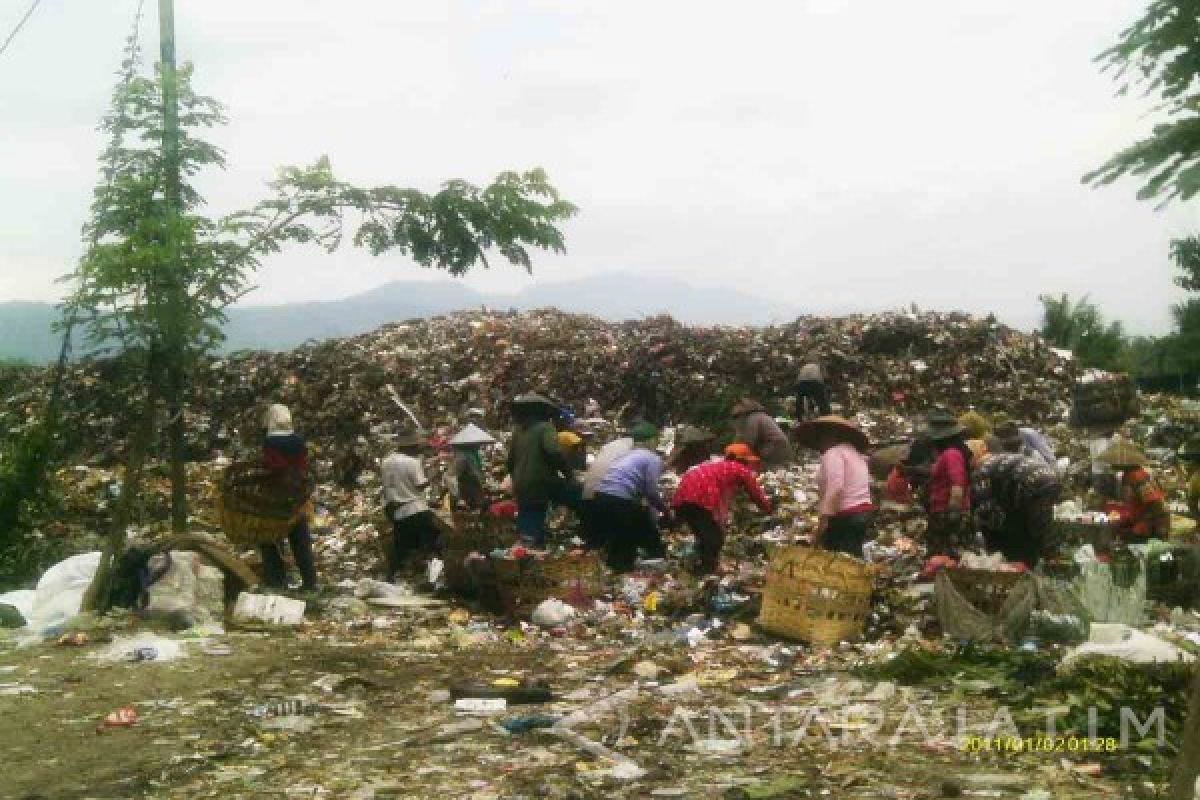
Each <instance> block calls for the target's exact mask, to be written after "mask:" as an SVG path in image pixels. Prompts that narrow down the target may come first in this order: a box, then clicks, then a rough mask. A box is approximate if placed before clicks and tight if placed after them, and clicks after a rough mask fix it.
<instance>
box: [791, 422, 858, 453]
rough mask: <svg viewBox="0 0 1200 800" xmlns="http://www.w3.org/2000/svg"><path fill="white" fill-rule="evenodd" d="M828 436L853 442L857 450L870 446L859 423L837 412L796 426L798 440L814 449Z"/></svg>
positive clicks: (848, 442) (841, 440)
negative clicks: (856, 423) (838, 414)
mask: <svg viewBox="0 0 1200 800" xmlns="http://www.w3.org/2000/svg"><path fill="white" fill-rule="evenodd" d="M826 436H828V437H831V438H833V439H835V440H837V441H839V442H846V443H847V444H852V445H854V448H855V449H856V450H859V451H862V452H864V453H865V452H866V450H867V447H868V446H869V442H868V441H867V435H866V434H865V433H863V432H862V431H861V430H859V428H858V426H857V425H855V424H854V423H853V422H851V421H850V420H848V419H845V418H844V417H839V416H837V415H836V414H830V415H828V416H824V417H817V418H816V419H812V420H809V421H807V422H801V423H800V424H799V425H797V426H796V441H797V442H799V443H800V444H802V445H804V446H805V447H807V448H810V449H812V450H816V449H817V443H818V442H819V441H820V440H821V439H822V438H823V437H826Z"/></svg>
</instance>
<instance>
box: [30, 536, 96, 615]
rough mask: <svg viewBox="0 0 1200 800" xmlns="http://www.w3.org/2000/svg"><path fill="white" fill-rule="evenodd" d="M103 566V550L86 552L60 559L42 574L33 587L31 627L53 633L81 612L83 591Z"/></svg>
mask: <svg viewBox="0 0 1200 800" xmlns="http://www.w3.org/2000/svg"><path fill="white" fill-rule="evenodd" d="M99 567H100V553H98V552H94V553H83V554H81V555H77V556H71V557H70V558H68V559H66V560H64V561H60V562H58V563H57V564H55V565H54V566H53V567H51V568H50V569H48V570H46V571H45V572H44V573H43V574H42V578H41V580H39V581H38V584H37V588H36V589H35V590H34V591H35V594H34V597H33V606H32V608H31V609H30V613H29V616H28V617H27V619H28V620H29V631H30V632H31V633H33V634H36V635H37V636H45V635H47V634H52V633H54V632H55V631H56V630H58V629H59V628H61V627H62V626H63V625H65V624H66V623H67V621H68V620H70V619H71V618H72V617H74V616H75V615H76V614H78V613H79V607H80V606H81V605H82V604H83V594H84V592H86V591H87V588H88V586H90V585H91V583H92V578H94V577H95V576H96V570H97V569H99Z"/></svg>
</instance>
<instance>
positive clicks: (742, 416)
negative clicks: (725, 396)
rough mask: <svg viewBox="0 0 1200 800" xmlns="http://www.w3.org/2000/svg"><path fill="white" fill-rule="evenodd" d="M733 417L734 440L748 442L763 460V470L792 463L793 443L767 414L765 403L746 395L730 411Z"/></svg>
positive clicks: (746, 443)
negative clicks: (763, 404) (763, 405)
mask: <svg viewBox="0 0 1200 800" xmlns="http://www.w3.org/2000/svg"><path fill="white" fill-rule="evenodd" d="M730 416H732V417H733V433H734V436H733V440H734V442H736V443H739V444H744V445H747V446H748V447H749V448H750V449H751V450H753V451H754V454H755V455H757V456H758V457H759V458H760V459H761V460H762V468H763V469H776V468H778V467H786V466H787V465H788V464H790V463H792V446H791V444H790V443H789V442H788V438H787V434H785V433H784V432H783V430H782V429H780V427H779V425H778V424H777V423H776V422H775V420H774V419H773V418H772V417H771V415H770V414H768V413H767V411H766V409H765V408H763V407H762V404H761V403H759V402H758V401H756V400H751V399H750V398H748V397H747V398H743V399H742V400H739V401H738V403H737V404H736V405H734V407H733V410H732V411H731V412H730Z"/></svg>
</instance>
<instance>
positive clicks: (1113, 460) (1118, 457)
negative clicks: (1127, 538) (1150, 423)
mask: <svg viewBox="0 0 1200 800" xmlns="http://www.w3.org/2000/svg"><path fill="white" fill-rule="evenodd" d="M1097 460H1098V461H1100V462H1102V463H1104V464H1107V465H1108V466H1109V467H1111V468H1112V469H1113V470H1115V471H1117V472H1120V473H1121V484H1120V496H1121V503H1122V505H1123V506H1124V508H1123V509H1122V510H1121V512H1120V514H1121V522H1120V529H1121V531H1122V532H1124V533H1127V534H1130V535H1133V536H1139V537H1143V538H1144V537H1155V538H1158V539H1166V538H1167V536H1168V534H1169V533H1170V531H1171V512H1170V511H1168V510H1167V496H1166V493H1165V492H1163V490H1162V486H1160V485H1159V483H1158V481H1157V480H1155V479H1154V476H1153V475H1151V474H1150V472H1149V470H1147V469H1146V464H1147V461H1146V456H1144V455H1142V453H1141V451H1139V450H1138V449H1137V448H1136V447H1134V446H1133V445H1132V444H1131V443H1130V442H1128V441H1125V440H1124V439H1118V440H1117V441H1115V442H1114V443H1113V444H1112V446H1110V447H1109V448H1108V449H1107V450H1105V451H1104V452H1103V453H1101V454H1100V456H1099V458H1098V459H1097Z"/></svg>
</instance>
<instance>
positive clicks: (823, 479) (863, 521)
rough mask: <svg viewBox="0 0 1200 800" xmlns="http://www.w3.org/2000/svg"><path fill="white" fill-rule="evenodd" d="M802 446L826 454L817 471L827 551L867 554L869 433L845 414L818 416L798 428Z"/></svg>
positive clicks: (820, 534) (821, 537) (820, 533)
mask: <svg viewBox="0 0 1200 800" xmlns="http://www.w3.org/2000/svg"><path fill="white" fill-rule="evenodd" d="M796 439H797V440H798V441H799V442H800V444H802V445H804V446H805V447H809V448H811V449H813V450H819V451H820V453H821V466H820V467H819V468H818V469H817V491H818V492H819V495H820V496H819V498H818V500H817V512H818V514H820V522H819V523H818V526H817V538H816V541H817V543H818V544H819V545H820V546H821V547H823V548H825V549H826V550H834V551H837V552H839V553H846V554H848V555H852V556H854V557H855V558H862V557H863V543H864V542H866V540H867V535H868V531H869V529H870V526H871V513H872V512H873V511H874V510H875V505H874V503H872V502H871V473H870V470H869V469H868V467H867V459H866V456H865V455H864V453H865V452H866V450H867V436H866V434H865V433H863V432H862V431H860V430H859V429H858V428H857V427H856V426H855V425H854V424H853V423H851V422H849V421H847V420H845V419H842V418H841V417H839V416H834V415H830V416H825V417H818V418H817V419H815V420H812V421H810V422H805V423H803V424H801V425H800V426H799V427H797V428H796Z"/></svg>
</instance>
